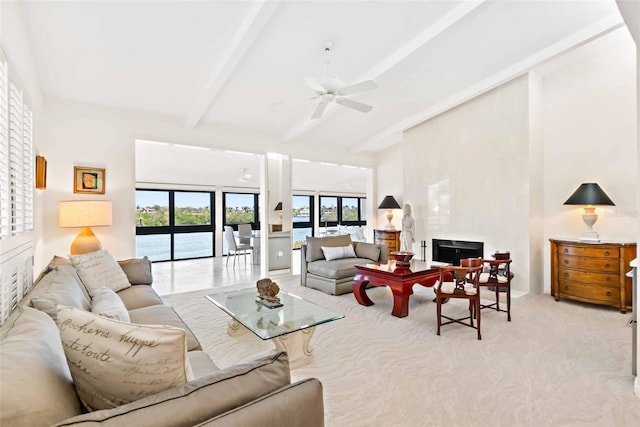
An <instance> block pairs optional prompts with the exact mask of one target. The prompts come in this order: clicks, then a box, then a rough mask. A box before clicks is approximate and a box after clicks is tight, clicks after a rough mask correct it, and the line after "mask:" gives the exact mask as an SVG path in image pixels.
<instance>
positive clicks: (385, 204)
mask: <svg viewBox="0 0 640 427" xmlns="http://www.w3.org/2000/svg"><path fill="white" fill-rule="evenodd" d="M378 209H386V210H387V220H388V221H389V223H388V224H387V225H386V226H385V230H395V229H396V227H395V226H394V225H393V224H392V223H391V220H392V219H393V209H400V205H399V204H398V202H397V201H396V199H395V198H394V197H393V196H384V199H382V202H380V205H378Z"/></svg>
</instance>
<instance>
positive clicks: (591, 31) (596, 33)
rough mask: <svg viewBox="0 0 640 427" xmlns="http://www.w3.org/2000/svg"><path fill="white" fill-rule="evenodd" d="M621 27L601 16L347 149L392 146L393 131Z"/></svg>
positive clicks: (617, 21) (614, 17)
mask: <svg viewBox="0 0 640 427" xmlns="http://www.w3.org/2000/svg"><path fill="white" fill-rule="evenodd" d="M623 26H624V21H623V20H622V19H621V18H620V15H619V14H614V15H611V16H609V17H607V18H605V19H602V20H600V21H598V22H596V23H595V24H593V25H591V26H589V27H587V28H585V29H583V30H580V31H577V32H575V33H574V34H572V35H570V36H568V37H566V38H564V39H563V40H561V41H559V42H557V43H555V44H553V45H551V46H549V47H547V48H545V49H543V50H541V51H539V52H537V53H536V54H534V55H531V56H530V57H528V58H526V59H524V60H522V61H520V62H518V63H517V64H514V65H512V66H510V67H508V68H506V69H504V70H502V71H500V72H498V73H496V74H493V75H492V76H490V77H488V78H486V79H483V80H481V81H479V82H477V83H475V84H473V85H471V86H469V87H467V88H466V89H464V90H462V91H460V92H458V93H456V94H454V95H452V96H450V97H448V98H446V99H444V100H442V101H441V102H439V103H437V104H436V105H433V106H431V107H428V108H425V109H424V110H421V111H419V112H417V113H415V114H412V115H411V116H409V117H407V118H406V119H403V120H401V121H399V122H397V123H395V124H393V125H391V126H389V127H387V128H385V129H384V130H382V131H381V132H378V133H377V134H376V135H374V136H372V137H371V138H369V139H367V140H366V141H364V142H363V141H358V142H356V143H354V144H352V145H351V146H350V147H349V148H348V150H349V151H350V152H352V153H361V152H363V151H368V150H373V151H377V150H380V149H383V148H385V147H388V146H391V145H394V144H395V143H397V142H398V138H397V137H396V136H397V134H401V133H402V132H404V131H405V130H407V129H409V128H411V127H413V126H416V125H418V124H420V123H422V122H425V121H427V120H429V119H431V118H433V117H435V116H437V115H438V114H441V113H443V112H445V111H447V110H450V109H451V108H454V107H456V106H458V105H460V104H462V103H464V102H467V101H469V100H470V99H473V98H475V97H477V96H478V95H481V94H483V93H485V92H488V91H490V90H491V89H493V88H496V87H498V86H500V85H502V84H504V83H506V82H508V81H510V80H512V79H514V78H516V77H518V76H520V75H522V74H524V73H526V72H528V71H530V70H531V68H532V67H534V66H536V65H540V64H542V63H543V62H544V61H547V60H549V59H551V58H554V57H557V56H559V55H562V54H564V53H567V52H568V51H570V50H573V49H576V48H578V47H580V46H582V45H584V44H586V43H588V42H590V41H592V40H595V39H597V38H599V37H602V36H604V35H606V34H608V33H610V32H612V31H615V30H617V29H619V28H621V27H623Z"/></svg>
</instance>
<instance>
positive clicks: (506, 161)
mask: <svg viewBox="0 0 640 427" xmlns="http://www.w3.org/2000/svg"><path fill="white" fill-rule="evenodd" d="M529 98H530V82H529V78H528V76H523V77H520V78H518V79H515V80H513V81H511V82H509V83H506V84H504V85H502V86H500V87H498V88H496V89H494V90H492V91H490V92H488V93H485V94H484V95H481V96H479V97H477V98H474V99H472V100H471V101H468V102H466V103H464V104H462V105H460V106H458V107H456V108H454V109H452V110H449V111H447V112H445V113H443V114H441V115H439V116H437V117H435V118H433V119H431V120H429V121H427V122H424V123H422V124H420V125H417V126H415V127H414V128H412V129H409V130H407V131H405V133H404V142H403V151H404V170H405V179H404V182H405V185H404V201H405V202H409V203H410V204H411V206H412V209H413V212H414V214H413V216H414V219H415V221H416V240H417V241H420V240H426V241H428V242H430V241H431V239H433V238H440V239H456V240H472V241H481V242H484V253H485V256H489V255H490V254H492V253H494V252H495V251H497V250H509V251H510V252H511V257H512V259H513V260H514V262H513V267H512V268H513V271H514V273H515V274H516V276H517V280H514V281H513V283H512V286H513V288H514V289H516V290H521V291H523V292H528V291H529V288H530V283H532V280H531V277H530V271H531V269H530V263H531V258H532V254H533V253H534V252H535V251H536V250H537V251H541V250H542V248H535V247H534V248H531V247H530V246H529V242H530V241H531V232H532V230H531V225H530V221H531V211H532V208H531V206H535V204H536V203H538V204H540V203H541V198H542V195H541V194H539V193H535V192H532V191H531V189H532V188H533V189H534V191H535V190H536V189H539V188H540V185H537V186H531V185H530V183H531V180H532V179H539V178H537V177H540V176H541V173H539V172H538V171H537V169H541V167H542V165H541V161H540V160H541V155H540V156H535V155H533V153H536V151H541V147H540V141H535V140H533V139H532V138H531V135H530V126H529V122H530V117H529V116H530V105H529ZM535 144H538V147H535ZM538 159H540V160H538ZM538 191H539V190H538ZM428 246H430V244H428ZM431 255H432V254H431V252H430V249H429V250H428V256H427V257H428V258H429V259H430V257H431Z"/></svg>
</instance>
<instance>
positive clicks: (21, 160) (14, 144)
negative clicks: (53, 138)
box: [0, 49, 35, 323]
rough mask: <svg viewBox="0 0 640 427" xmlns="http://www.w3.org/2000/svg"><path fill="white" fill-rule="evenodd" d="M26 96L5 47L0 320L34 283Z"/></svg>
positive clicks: (0, 103) (0, 66)
mask: <svg viewBox="0 0 640 427" xmlns="http://www.w3.org/2000/svg"><path fill="white" fill-rule="evenodd" d="M23 96H24V95H23V92H22V91H21V90H20V88H19V87H18V86H16V85H15V84H14V83H13V82H11V80H10V76H9V64H8V61H7V58H6V57H5V55H4V53H3V52H2V50H1V49H0V240H2V244H1V245H0V249H1V251H0V270H1V271H2V278H3V280H2V286H1V287H0V323H2V322H4V321H5V320H6V319H7V318H8V316H9V314H10V313H11V312H12V311H13V310H14V309H15V308H16V307H17V306H18V303H19V302H20V300H21V299H22V297H23V296H24V295H25V294H26V293H27V292H28V291H29V290H30V289H31V287H32V284H33V238H32V237H31V236H30V235H29V232H31V231H32V230H33V184H34V183H33V179H34V176H33V175H34V170H33V169H34V167H33V164H34V162H35V158H34V155H33V137H32V135H33V122H32V113H31V109H30V108H29V106H28V105H27V104H26V102H25V100H24V98H23ZM7 254H9V255H8V256H7Z"/></svg>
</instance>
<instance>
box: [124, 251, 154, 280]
mask: <svg viewBox="0 0 640 427" xmlns="http://www.w3.org/2000/svg"><path fill="white" fill-rule="evenodd" d="M118 264H119V265H120V267H122V270H123V271H124V274H126V275H127V279H128V280H129V283H131V284H132V285H150V284H152V283H153V274H152V273H151V261H149V258H148V257H146V256H145V257H144V258H131V259H126V260H124V261H118Z"/></svg>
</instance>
